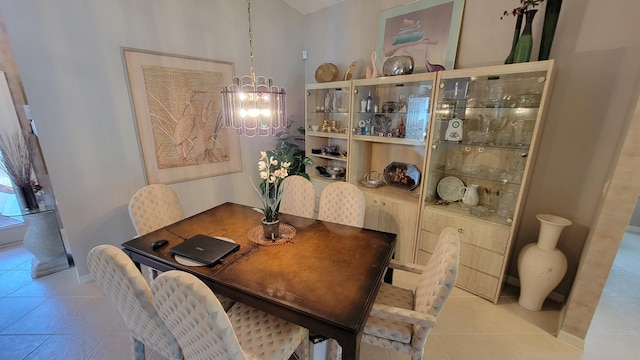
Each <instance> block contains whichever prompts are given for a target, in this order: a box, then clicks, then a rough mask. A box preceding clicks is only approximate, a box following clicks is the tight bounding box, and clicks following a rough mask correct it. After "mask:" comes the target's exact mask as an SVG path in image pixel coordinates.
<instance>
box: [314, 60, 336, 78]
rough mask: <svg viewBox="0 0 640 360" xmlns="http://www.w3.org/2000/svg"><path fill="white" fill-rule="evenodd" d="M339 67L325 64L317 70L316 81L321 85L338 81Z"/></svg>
mask: <svg viewBox="0 0 640 360" xmlns="http://www.w3.org/2000/svg"><path fill="white" fill-rule="evenodd" d="M339 72H340V70H338V67H337V66H335V65H334V64H331V63H324V64H322V65H320V66H318V68H317V69H316V81H317V82H319V83H324V82H331V81H336V80H338V73H339Z"/></svg>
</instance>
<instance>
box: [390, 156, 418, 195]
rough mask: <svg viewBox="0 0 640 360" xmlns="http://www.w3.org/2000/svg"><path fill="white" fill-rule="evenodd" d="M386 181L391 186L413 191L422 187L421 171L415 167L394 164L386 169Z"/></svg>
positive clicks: (398, 163)
mask: <svg viewBox="0 0 640 360" xmlns="http://www.w3.org/2000/svg"><path fill="white" fill-rule="evenodd" d="M384 180H385V181H386V182H387V184H389V186H393V187H397V188H400V189H405V190H409V191H411V190H413V189H415V188H417V187H418V185H420V170H418V168H417V167H416V166H415V165H411V164H405V163H400V162H392V163H391V164H389V165H387V167H386V168H384Z"/></svg>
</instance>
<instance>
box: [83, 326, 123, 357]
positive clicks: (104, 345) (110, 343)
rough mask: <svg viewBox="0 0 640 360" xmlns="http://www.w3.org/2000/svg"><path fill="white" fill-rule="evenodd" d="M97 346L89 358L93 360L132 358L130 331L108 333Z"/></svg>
mask: <svg viewBox="0 0 640 360" xmlns="http://www.w3.org/2000/svg"><path fill="white" fill-rule="evenodd" d="M101 340H102V341H101V342H100V344H98V345H97V346H96V348H95V349H94V350H93V352H92V353H91V354H89V357H88V358H89V359H91V360H113V359H131V358H132V356H131V343H130V341H131V340H130V338H129V334H128V332H123V333H120V334H106V335H105V336H104V337H102V339H101Z"/></svg>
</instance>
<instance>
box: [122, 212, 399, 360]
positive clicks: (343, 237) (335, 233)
mask: <svg viewBox="0 0 640 360" xmlns="http://www.w3.org/2000/svg"><path fill="white" fill-rule="evenodd" d="M261 218H262V214H260V213H259V212H257V211H255V209H253V208H251V207H249V206H244V205H239V204H234V203H224V204H222V205H219V206H216V207H214V208H211V209H209V210H206V211H204V212H201V213H199V214H196V215H194V216H191V217H188V218H186V219H184V220H181V221H178V222H176V223H174V224H172V225H168V226H166V227H164V228H161V229H159V230H156V231H154V232H151V233H149V234H146V235H143V236H140V237H137V238H135V239H133V240H130V241H127V242H125V243H123V244H122V247H123V249H124V251H125V252H126V253H127V254H128V255H129V256H130V257H131V258H132V259H133V261H134V262H135V263H137V264H145V265H147V266H150V267H152V268H155V269H158V270H160V271H168V270H182V271H186V272H189V273H191V274H193V275H195V276H197V277H198V278H200V279H201V280H202V281H203V282H204V283H206V284H207V285H208V286H209V287H210V288H211V289H212V290H213V292H214V293H216V294H220V295H223V296H226V297H228V298H231V299H233V300H236V301H239V302H241V303H244V304H247V305H249V306H252V307H254V308H256V309H259V310H262V311H265V312H267V313H269V314H272V315H274V316H277V317H279V318H282V319H284V320H287V321H290V322H293V323H295V324H298V325H300V326H303V327H305V328H307V329H309V331H310V332H313V333H316V334H320V335H322V336H325V337H327V338H332V339H335V340H337V341H338V343H339V344H340V345H341V346H342V349H343V355H342V358H343V359H345V360H346V359H358V358H359V352H360V338H361V336H362V330H363V328H364V325H365V323H366V321H367V317H368V316H369V312H370V311H371V307H372V305H373V302H374V300H375V297H376V294H377V293H378V289H379V287H380V283H381V281H382V279H383V276H384V273H385V270H386V267H387V265H388V264H389V260H390V259H391V256H392V254H393V249H394V246H395V242H396V235H395V234H391V233H386V232H380V231H374V230H367V229H362V228H357V227H351V226H346V225H340V224H336V223H331V222H326V221H320V220H316V219H309V218H304V217H298V216H293V215H287V214H280V221H281V224H282V226H288V227H287V229H288V230H289V231H288V232H286V233H285V234H289V235H291V234H292V232H291V229H293V233H294V234H293V236H288V237H292V238H284V239H278V240H277V241H276V242H275V243H272V242H270V241H268V240H267V239H264V237H263V236H260V238H259V239H256V237H255V236H254V235H255V230H257V229H255V228H256V227H258V226H260V219H261ZM289 227H291V228H289ZM197 234H204V235H208V236H212V237H215V236H221V237H227V238H229V239H232V240H234V241H235V242H236V243H238V244H239V245H240V249H239V250H238V251H237V252H236V253H233V254H231V255H229V256H228V257H227V258H225V259H224V261H223V262H222V263H219V264H216V265H213V266H185V265H182V264H180V263H179V262H178V261H176V259H175V258H174V256H173V255H172V254H171V253H170V252H169V249H170V248H171V247H173V246H175V245H178V244H179V243H181V242H183V241H184V240H185V239H188V238H190V237H192V236H194V235H197ZM160 239H166V240H168V241H169V244H168V245H166V246H164V247H162V248H159V249H157V250H153V249H152V248H151V244H152V243H153V242H155V241H156V240H160Z"/></svg>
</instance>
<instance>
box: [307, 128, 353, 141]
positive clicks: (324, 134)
mask: <svg viewBox="0 0 640 360" xmlns="http://www.w3.org/2000/svg"><path fill="white" fill-rule="evenodd" d="M307 136H317V137H324V138H333V139H345V140H346V139H348V138H349V136H348V135H347V134H342V133H330V132H323V131H312V130H307Z"/></svg>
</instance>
